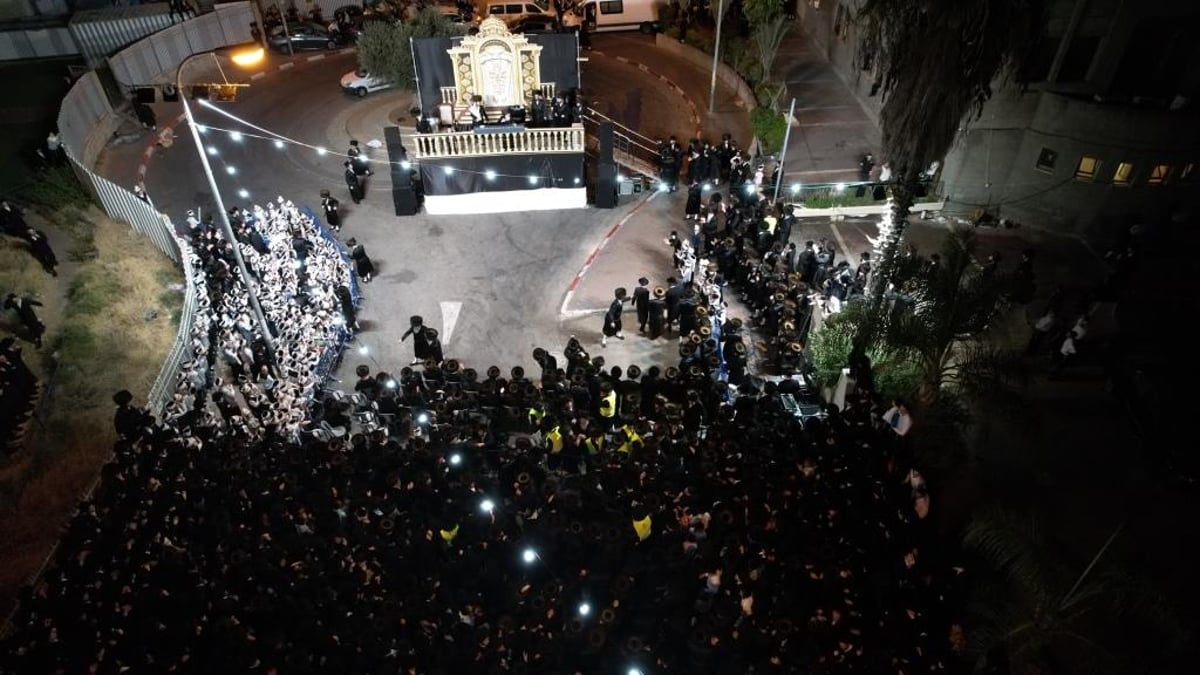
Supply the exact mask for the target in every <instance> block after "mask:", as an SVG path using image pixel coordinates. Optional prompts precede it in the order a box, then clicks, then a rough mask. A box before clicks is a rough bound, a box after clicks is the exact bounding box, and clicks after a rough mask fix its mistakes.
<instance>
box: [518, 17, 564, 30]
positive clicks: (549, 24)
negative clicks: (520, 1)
mask: <svg viewBox="0 0 1200 675" xmlns="http://www.w3.org/2000/svg"><path fill="white" fill-rule="evenodd" d="M554 24H555V21H554V17H552V16H540V15H539V16H527V17H525V18H524V19H521V20H519V21H514V22H512V23H510V24H509V25H508V29H509V31H511V32H513V33H553V32H556V31H557V30H558V27H557V26H555V25H554Z"/></svg>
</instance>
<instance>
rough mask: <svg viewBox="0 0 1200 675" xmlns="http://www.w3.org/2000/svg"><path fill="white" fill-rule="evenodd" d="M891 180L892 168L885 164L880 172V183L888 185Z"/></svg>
mask: <svg viewBox="0 0 1200 675" xmlns="http://www.w3.org/2000/svg"><path fill="white" fill-rule="evenodd" d="M891 179H892V167H890V166H888V165H887V164H884V165H883V168H882V169H880V170H879V182H880V183H886V182H888V181H890V180H891Z"/></svg>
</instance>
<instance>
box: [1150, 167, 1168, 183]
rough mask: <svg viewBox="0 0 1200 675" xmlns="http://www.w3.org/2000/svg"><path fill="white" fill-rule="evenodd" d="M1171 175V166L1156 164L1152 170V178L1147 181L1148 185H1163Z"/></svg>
mask: <svg viewBox="0 0 1200 675" xmlns="http://www.w3.org/2000/svg"><path fill="white" fill-rule="evenodd" d="M1170 175H1171V165H1170V164H1155V165H1154V168H1153V169H1150V177H1149V178H1147V179H1146V183H1147V184H1148V185H1162V184H1163V183H1165V182H1166V181H1167V176H1170Z"/></svg>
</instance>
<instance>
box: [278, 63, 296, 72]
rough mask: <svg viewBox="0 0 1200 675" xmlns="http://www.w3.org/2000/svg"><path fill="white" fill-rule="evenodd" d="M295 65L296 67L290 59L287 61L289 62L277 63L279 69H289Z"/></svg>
mask: <svg viewBox="0 0 1200 675" xmlns="http://www.w3.org/2000/svg"><path fill="white" fill-rule="evenodd" d="M295 67H296V64H295V63H293V62H291V61H289V62H287V63H281V64H279V69H280V70H287V69H289V68H295Z"/></svg>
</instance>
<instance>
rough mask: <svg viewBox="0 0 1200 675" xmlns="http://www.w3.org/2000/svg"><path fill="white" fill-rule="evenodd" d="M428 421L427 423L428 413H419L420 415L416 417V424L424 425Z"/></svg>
mask: <svg viewBox="0 0 1200 675" xmlns="http://www.w3.org/2000/svg"><path fill="white" fill-rule="evenodd" d="M428 421H429V414H428V413H421V414H419V415H417V423H418V424H425V423H426V422H428Z"/></svg>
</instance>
